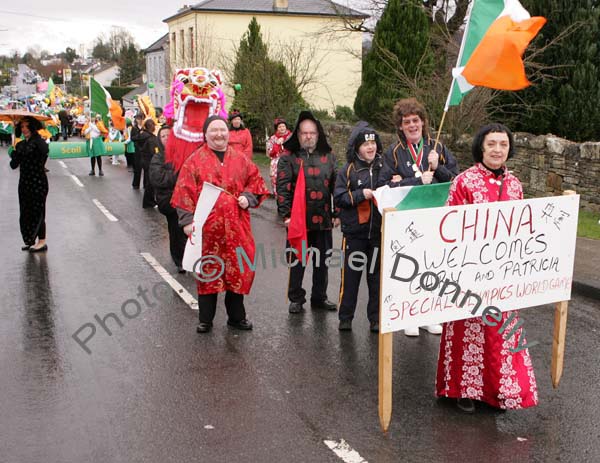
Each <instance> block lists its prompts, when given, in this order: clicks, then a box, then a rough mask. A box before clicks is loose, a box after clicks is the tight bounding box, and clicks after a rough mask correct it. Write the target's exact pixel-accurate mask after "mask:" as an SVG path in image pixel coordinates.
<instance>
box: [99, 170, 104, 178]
mask: <svg viewBox="0 0 600 463" xmlns="http://www.w3.org/2000/svg"><path fill="white" fill-rule="evenodd" d="M98 175H99V176H100V177H104V172H102V169H100V171H99V172H98Z"/></svg>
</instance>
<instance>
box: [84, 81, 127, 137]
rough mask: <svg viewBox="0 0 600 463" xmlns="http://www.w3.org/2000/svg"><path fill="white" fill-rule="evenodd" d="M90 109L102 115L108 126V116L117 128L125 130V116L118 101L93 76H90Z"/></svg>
mask: <svg viewBox="0 0 600 463" xmlns="http://www.w3.org/2000/svg"><path fill="white" fill-rule="evenodd" d="M90 110H91V111H92V112H94V113H98V114H100V115H101V116H102V121H103V122H104V125H106V126H107V127H108V116H109V114H110V118H111V119H112V122H113V126H114V127H115V129H117V130H125V118H124V117H123V111H122V110H121V106H120V105H119V103H118V102H116V101H113V99H112V98H111V96H110V93H108V91H107V90H106V89H105V88H104V87H103V86H102V84H101V83H100V82H98V81H97V80H96V79H94V78H93V77H91V78H90Z"/></svg>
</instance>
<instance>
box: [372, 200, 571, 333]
mask: <svg viewBox="0 0 600 463" xmlns="http://www.w3.org/2000/svg"><path fill="white" fill-rule="evenodd" d="M578 212H579V196H578V195H572V196H556V197H549V198H535V199H527V200H521V201H503V202H494V203H485V204H470V205H466V206H452V207H440V208H433V209H417V210H409V211H392V212H386V213H385V215H384V222H383V238H382V248H381V249H382V259H383V260H382V273H381V277H382V279H381V317H380V321H381V324H380V326H381V332H382V333H390V332H393V331H399V330H402V329H405V328H409V327H415V326H424V325H431V324H434V323H443V322H448V321H452V320H461V319H465V318H472V317H477V316H481V315H482V312H483V311H485V309H486V308H487V307H494V308H497V309H499V310H500V311H502V312H505V311H507V310H516V309H521V308H525V307H532V306H538V305H543V304H549V303H551V302H557V301H567V300H569V299H570V298H571V282H572V278H573V262H574V258H575V244H576V236H577V217H578Z"/></svg>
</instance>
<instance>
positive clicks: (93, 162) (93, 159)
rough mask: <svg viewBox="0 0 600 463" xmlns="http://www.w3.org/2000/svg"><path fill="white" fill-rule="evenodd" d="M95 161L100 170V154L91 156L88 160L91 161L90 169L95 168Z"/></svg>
mask: <svg viewBox="0 0 600 463" xmlns="http://www.w3.org/2000/svg"><path fill="white" fill-rule="evenodd" d="M96 161H97V162H98V170H102V156H92V157H91V158H90V162H91V163H92V170H94V169H95V168H96Z"/></svg>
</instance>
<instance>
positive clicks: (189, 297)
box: [140, 252, 198, 310]
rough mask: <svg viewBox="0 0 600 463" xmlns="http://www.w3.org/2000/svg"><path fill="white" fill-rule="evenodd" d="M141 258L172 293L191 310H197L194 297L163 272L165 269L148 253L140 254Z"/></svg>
mask: <svg viewBox="0 0 600 463" xmlns="http://www.w3.org/2000/svg"><path fill="white" fill-rule="evenodd" d="M140 254H141V256H142V257H143V258H144V259H146V262H148V263H149V264H150V265H151V266H152V268H153V269H154V270H156V273H158V274H159V275H160V276H161V277H162V279H163V280H165V281H166V282H167V284H168V285H169V286H170V287H171V288H173V291H175V292H176V293H177V295H178V296H179V297H180V298H181V299H183V302H185V303H186V304H187V305H189V306H190V309H192V310H198V301H197V300H196V298H195V297H194V296H192V295H191V294H190V293H189V292H188V291H187V290H186V289H185V288H184V287H183V286H181V284H180V283H179V282H178V281H177V280H176V279H175V278H173V277H172V276H171V274H170V273H169V272H167V271H166V270H165V268H164V267H163V266H162V265H160V264H159V263H158V261H157V260H156V259H155V258H154V256H153V255H152V254H150V253H148V252H141V253H140Z"/></svg>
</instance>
